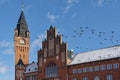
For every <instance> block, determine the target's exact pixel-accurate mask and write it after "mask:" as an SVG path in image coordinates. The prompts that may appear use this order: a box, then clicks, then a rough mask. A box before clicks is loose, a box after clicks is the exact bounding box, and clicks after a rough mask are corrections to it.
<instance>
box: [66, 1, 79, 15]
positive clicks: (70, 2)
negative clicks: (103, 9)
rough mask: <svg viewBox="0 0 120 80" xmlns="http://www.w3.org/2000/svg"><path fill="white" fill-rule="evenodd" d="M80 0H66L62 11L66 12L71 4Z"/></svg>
mask: <svg viewBox="0 0 120 80" xmlns="http://www.w3.org/2000/svg"><path fill="white" fill-rule="evenodd" d="M79 1H80V0H67V6H66V7H65V10H64V13H67V12H68V11H69V10H70V8H71V7H72V5H73V4H75V3H79Z"/></svg>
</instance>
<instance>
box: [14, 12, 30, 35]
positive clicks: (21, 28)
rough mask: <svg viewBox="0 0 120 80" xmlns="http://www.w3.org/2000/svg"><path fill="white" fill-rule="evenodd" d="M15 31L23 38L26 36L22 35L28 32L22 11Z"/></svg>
mask: <svg viewBox="0 0 120 80" xmlns="http://www.w3.org/2000/svg"><path fill="white" fill-rule="evenodd" d="M15 30H18V35H19V36H23V37H25V36H26V34H23V33H26V32H29V30H28V26H27V23H26V20H25V16H24V12H23V11H21V14H20V17H19V20H18V23H17V26H16V28H15Z"/></svg>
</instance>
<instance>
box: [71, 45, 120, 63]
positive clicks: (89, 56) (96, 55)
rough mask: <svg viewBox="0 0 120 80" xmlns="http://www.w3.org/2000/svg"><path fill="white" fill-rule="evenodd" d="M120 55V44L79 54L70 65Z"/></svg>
mask: <svg viewBox="0 0 120 80" xmlns="http://www.w3.org/2000/svg"><path fill="white" fill-rule="evenodd" d="M117 57H120V46H113V47H109V48H103V49H99V50H94V51H89V52H84V53H79V54H77V55H76V56H75V57H74V58H73V60H72V62H71V63H70V65H73V64H80V63H85V62H92V61H98V60H104V59H111V58H117Z"/></svg>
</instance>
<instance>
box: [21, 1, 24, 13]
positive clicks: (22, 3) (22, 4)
mask: <svg viewBox="0 0 120 80" xmlns="http://www.w3.org/2000/svg"><path fill="white" fill-rule="evenodd" d="M21 7H22V11H24V1H23V0H22V2H21Z"/></svg>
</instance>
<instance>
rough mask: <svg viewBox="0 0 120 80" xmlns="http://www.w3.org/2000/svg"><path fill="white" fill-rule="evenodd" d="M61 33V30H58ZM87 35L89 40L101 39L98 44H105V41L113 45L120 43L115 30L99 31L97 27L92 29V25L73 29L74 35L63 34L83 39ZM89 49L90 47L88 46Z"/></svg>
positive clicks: (65, 36)
mask: <svg viewBox="0 0 120 80" xmlns="http://www.w3.org/2000/svg"><path fill="white" fill-rule="evenodd" d="M58 34H60V32H58ZM85 35H87V38H88V40H90V39H94V38H96V39H99V42H98V44H99V45H104V43H105V41H108V42H110V43H111V44H112V45H119V44H120V40H119V39H117V38H116V35H118V34H117V33H116V32H115V31H110V32H108V31H98V30H95V29H91V28H90V27H79V29H74V30H73V35H71V36H70V35H69V36H67V35H63V34H62V37H63V38H65V39H68V38H72V39H79V40H80V39H82V38H83V37H85ZM76 48H79V46H76ZM86 49H88V48H86Z"/></svg>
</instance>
